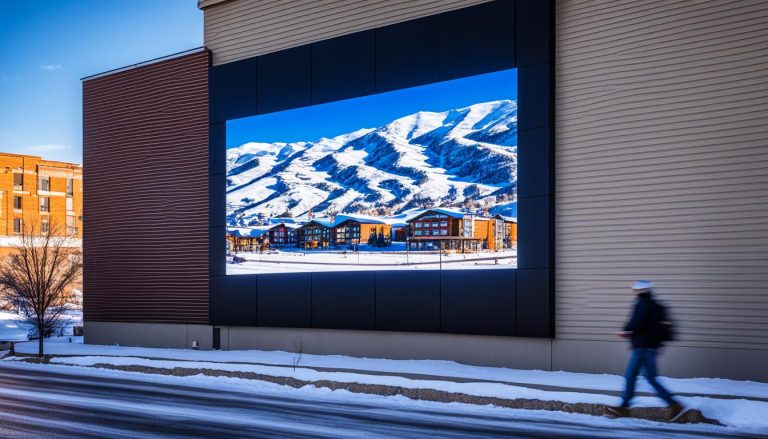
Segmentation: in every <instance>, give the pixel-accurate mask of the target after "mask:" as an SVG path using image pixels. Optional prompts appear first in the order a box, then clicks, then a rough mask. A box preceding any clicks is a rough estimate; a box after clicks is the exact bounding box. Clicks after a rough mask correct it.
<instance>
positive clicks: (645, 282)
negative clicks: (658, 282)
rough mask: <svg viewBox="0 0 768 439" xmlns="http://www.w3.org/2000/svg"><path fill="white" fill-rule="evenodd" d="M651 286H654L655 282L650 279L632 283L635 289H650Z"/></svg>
mask: <svg viewBox="0 0 768 439" xmlns="http://www.w3.org/2000/svg"><path fill="white" fill-rule="evenodd" d="M651 288H653V284H652V283H651V281H649V280H636V281H635V283H634V284H632V289H633V290H650V289H651Z"/></svg>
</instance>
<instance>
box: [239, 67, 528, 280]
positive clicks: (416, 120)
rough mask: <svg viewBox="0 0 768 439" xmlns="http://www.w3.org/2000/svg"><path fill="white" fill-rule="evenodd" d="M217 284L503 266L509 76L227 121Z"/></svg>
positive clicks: (513, 113)
mask: <svg viewBox="0 0 768 439" xmlns="http://www.w3.org/2000/svg"><path fill="white" fill-rule="evenodd" d="M226 131H227V180H226V181H227V183H226V184H227V243H226V245H227V274H246V273H250V274H259V273H290V272H309V271H351V270H419V269H441V270H454V269H504V268H515V267H516V266H517V219H516V217H517V196H516V182H517V70H516V69H510V70H504V71H500V72H495V73H489V74H484V75H477V76H473V77H468V78H463V79H457V80H452V81H445V82H439V83H434V84H429V85H425V86H421V87H414V88H409V89H403V90H398V91H393V92H387V93H381V94H376V95H370V96H365V97H360V98H355V99H349V100H344V101H337V102H332V103H327V104H321V105H315V106H311V107H304V108H299V109H294V110H288V111H283V112H279V113H270V114H264V115H258V116H253V117H247V118H243V119H236V120H230V121H228V122H227V126H226Z"/></svg>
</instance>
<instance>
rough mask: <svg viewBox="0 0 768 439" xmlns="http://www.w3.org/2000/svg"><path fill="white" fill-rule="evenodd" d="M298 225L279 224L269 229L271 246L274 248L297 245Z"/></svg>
mask: <svg viewBox="0 0 768 439" xmlns="http://www.w3.org/2000/svg"><path fill="white" fill-rule="evenodd" d="M299 227H301V225H300V224H296V223H285V222H284V223H278V224H275V225H273V226H272V227H270V228H269V232H268V233H269V244H270V245H272V246H289V245H294V246H295V245H296V230H297V229H298V228H299Z"/></svg>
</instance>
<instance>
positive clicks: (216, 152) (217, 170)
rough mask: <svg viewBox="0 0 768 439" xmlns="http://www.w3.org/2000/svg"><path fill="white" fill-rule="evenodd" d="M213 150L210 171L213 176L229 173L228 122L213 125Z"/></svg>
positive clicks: (211, 132)
mask: <svg viewBox="0 0 768 439" xmlns="http://www.w3.org/2000/svg"><path fill="white" fill-rule="evenodd" d="M209 136H210V138H211V140H210V143H211V150H210V155H209V161H208V169H209V170H210V173H211V175H215V174H226V173H227V124H226V122H214V123H211V128H210V134H209Z"/></svg>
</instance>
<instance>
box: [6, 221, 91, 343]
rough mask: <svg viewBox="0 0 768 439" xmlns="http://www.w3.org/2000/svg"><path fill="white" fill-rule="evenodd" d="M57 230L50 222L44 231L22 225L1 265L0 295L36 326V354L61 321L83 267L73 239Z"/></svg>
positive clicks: (78, 249) (62, 321) (79, 252)
mask: <svg viewBox="0 0 768 439" xmlns="http://www.w3.org/2000/svg"><path fill="white" fill-rule="evenodd" d="M58 232H59V229H58V228H57V227H54V226H53V225H51V227H49V229H48V230H47V231H45V232H43V233H38V232H37V230H36V228H34V227H27V226H26V225H25V226H24V227H23V228H22V233H21V235H20V236H18V237H17V241H16V243H15V244H14V245H13V247H14V251H13V252H12V253H11V254H10V255H9V256H7V257H6V258H5V260H3V261H2V264H1V265H0V288H1V289H2V291H1V292H0V294H1V295H2V298H3V299H4V300H5V301H7V302H9V303H11V304H13V305H14V306H15V307H16V308H17V309H18V311H19V314H21V316H22V317H23V318H24V319H25V320H26V321H27V322H28V323H30V324H32V325H33V327H34V328H36V330H37V335H38V337H39V341H38V352H37V355H38V356H39V357H42V356H43V338H45V337H46V336H47V335H50V334H51V333H52V332H53V331H54V330H56V328H58V327H60V326H61V325H62V324H63V323H64V317H65V315H64V312H65V311H66V309H67V298H68V295H69V293H70V289H71V287H72V285H74V284H75V283H76V282H77V281H78V280H79V279H80V274H81V272H82V266H83V265H82V252H81V251H80V248H79V246H78V245H77V243H76V242H75V240H74V239H73V238H71V237H67V236H65V235H64V234H63V233H58Z"/></svg>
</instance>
